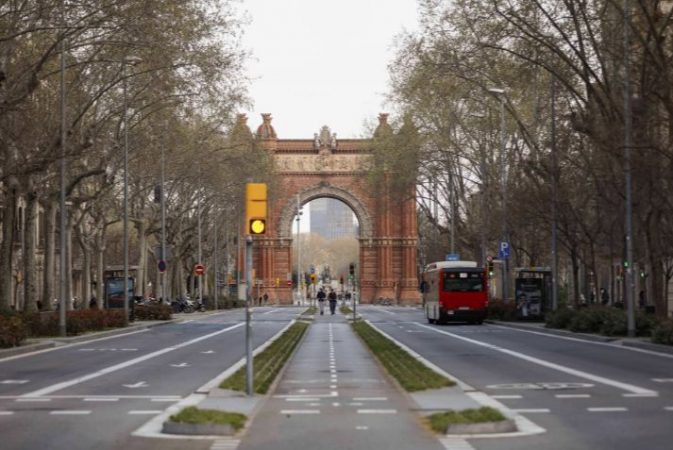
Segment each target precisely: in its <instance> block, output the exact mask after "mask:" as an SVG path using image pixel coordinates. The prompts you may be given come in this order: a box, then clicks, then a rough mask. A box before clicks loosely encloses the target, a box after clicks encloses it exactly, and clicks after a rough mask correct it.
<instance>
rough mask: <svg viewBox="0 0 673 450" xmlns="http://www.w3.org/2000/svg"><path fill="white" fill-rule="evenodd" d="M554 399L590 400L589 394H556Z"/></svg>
mask: <svg viewBox="0 0 673 450" xmlns="http://www.w3.org/2000/svg"><path fill="white" fill-rule="evenodd" d="M554 397H556V398H590V397H591V395H590V394H556V395H554Z"/></svg>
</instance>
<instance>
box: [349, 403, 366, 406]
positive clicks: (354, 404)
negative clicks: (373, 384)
mask: <svg viewBox="0 0 673 450" xmlns="http://www.w3.org/2000/svg"><path fill="white" fill-rule="evenodd" d="M349 405H350V406H362V405H364V403H362V402H350V403H349Z"/></svg>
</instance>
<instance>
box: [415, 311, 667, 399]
mask: <svg viewBox="0 0 673 450" xmlns="http://www.w3.org/2000/svg"><path fill="white" fill-rule="evenodd" d="M417 326H419V327H423V328H427V329H429V330H432V331H434V332H436V333H441V334H444V335H446V336H450V337H453V338H455V339H459V340H461V341H465V342H469V343H471V344H474V345H478V346H480V347H485V348H488V349H490V350H494V351H497V352H500V353H504V354H506V355H510V356H514V357H515V358H519V359H523V360H524V361H528V362H531V363H533V364H537V365H540V366H543V367H547V368H549V369H554V370H558V371H559V372H564V373H567V374H570V375H574V376H576V377H579V378H584V379H587V380H591V381H595V382H597V383H601V384H606V385H608V386H612V387H615V388H617V389H622V390H624V391H628V392H630V393H633V394H656V391H652V390H650V389H645V388H641V387H638V386H634V385H632V384H628V383H622V382H621V381H617V380H612V379H610V378H605V377H602V376H599V375H594V374H591V373H588V372H584V371H581V370H577V369H573V368H571V367H566V366H562V365H560V364H556V363H553V362H550V361H546V360H544V359H540V358H535V357H534V356H529V355H526V354H524V353H520V352H517V351H514V350H509V349H506V348H504V347H499V346H497V345H493V344H488V343H486V342H482V341H477V340H475V339H470V338H466V337H465V336H460V335H458V334H455V333H449V332H448V331H444V330H439V329H437V328H433V327H429V326H427V325H423V324H417Z"/></svg>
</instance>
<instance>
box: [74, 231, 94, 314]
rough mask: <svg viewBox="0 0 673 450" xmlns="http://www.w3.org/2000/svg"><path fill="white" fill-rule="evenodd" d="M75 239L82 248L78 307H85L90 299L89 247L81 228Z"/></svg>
mask: <svg viewBox="0 0 673 450" xmlns="http://www.w3.org/2000/svg"><path fill="white" fill-rule="evenodd" d="M81 226H82V225H80V227H81ZM77 241H78V243H79V247H80V249H82V279H81V283H82V288H81V289H82V290H81V292H82V298H81V299H80V302H79V305H78V309H86V308H88V307H89V300H90V299H91V248H90V247H89V245H87V242H86V237H85V236H84V233H83V230H82V229H81V228H80V229H79V230H78V231H77Z"/></svg>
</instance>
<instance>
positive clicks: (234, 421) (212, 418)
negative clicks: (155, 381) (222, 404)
mask: <svg viewBox="0 0 673 450" xmlns="http://www.w3.org/2000/svg"><path fill="white" fill-rule="evenodd" d="M247 419H248V418H247V417H246V416H245V415H243V414H240V413H234V412H227V411H219V410H216V409H199V408H197V407H195V406H189V407H187V408H185V409H183V410H182V411H180V412H179V413H178V414H174V415H172V416H171V417H170V420H171V421H172V422H177V423H190V424H205V423H210V424H216V425H231V427H232V428H233V429H234V430H236V431H238V430H240V429H241V428H243V426H244V425H245V421H246V420H247Z"/></svg>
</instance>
